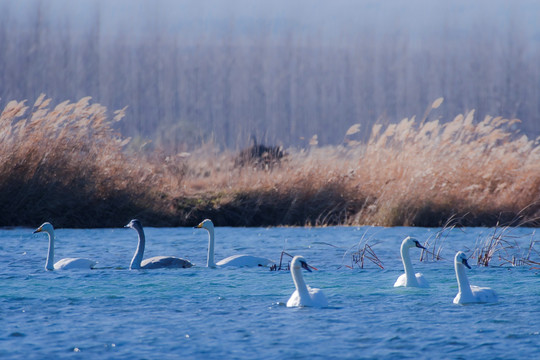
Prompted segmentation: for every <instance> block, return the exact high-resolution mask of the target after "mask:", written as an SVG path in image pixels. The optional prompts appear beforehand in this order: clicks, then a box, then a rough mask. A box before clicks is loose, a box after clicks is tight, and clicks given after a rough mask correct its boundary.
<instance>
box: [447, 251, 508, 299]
mask: <svg viewBox="0 0 540 360" xmlns="http://www.w3.org/2000/svg"><path fill="white" fill-rule="evenodd" d="M465 267H467V268H469V269H470V268H471V267H470V266H469V263H468V262H467V256H465V254H464V253H463V252H462V251H458V253H457V254H456V257H455V258H454V268H455V269H456V278H457V282H458V287H459V291H458V293H457V295H456V297H455V298H454V304H471V303H492V302H497V301H498V300H499V299H498V296H497V293H496V292H495V291H494V290H493V289H491V288H488V287H480V286H475V285H469V279H468V278H467V274H466V273H465Z"/></svg>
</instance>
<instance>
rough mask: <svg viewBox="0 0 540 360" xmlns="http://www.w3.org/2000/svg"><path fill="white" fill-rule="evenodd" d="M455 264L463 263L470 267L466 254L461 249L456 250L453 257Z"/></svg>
mask: <svg viewBox="0 0 540 360" xmlns="http://www.w3.org/2000/svg"><path fill="white" fill-rule="evenodd" d="M454 262H455V264H460V265H465V266H466V267H467V268H469V269H470V268H471V266H470V265H469V263H468V262H467V256H466V255H465V253H464V252H463V251H458V253H457V254H456V257H455V259H454Z"/></svg>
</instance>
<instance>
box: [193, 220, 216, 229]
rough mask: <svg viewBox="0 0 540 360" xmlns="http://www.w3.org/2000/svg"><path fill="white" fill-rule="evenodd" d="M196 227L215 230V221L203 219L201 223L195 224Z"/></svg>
mask: <svg viewBox="0 0 540 360" xmlns="http://www.w3.org/2000/svg"><path fill="white" fill-rule="evenodd" d="M195 228H196V229H206V230H208V231H210V230H214V223H213V222H212V220H210V219H205V220H203V221H202V222H201V223H200V224H199V225H197V226H195Z"/></svg>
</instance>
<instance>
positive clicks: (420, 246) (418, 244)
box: [416, 243, 426, 250]
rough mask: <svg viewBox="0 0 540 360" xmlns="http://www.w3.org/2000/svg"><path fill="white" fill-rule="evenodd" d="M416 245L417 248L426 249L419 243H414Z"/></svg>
mask: <svg viewBox="0 0 540 360" xmlns="http://www.w3.org/2000/svg"><path fill="white" fill-rule="evenodd" d="M416 247H417V248H420V249H424V250H426V248H425V247H423V246H422V244H420V243H416Z"/></svg>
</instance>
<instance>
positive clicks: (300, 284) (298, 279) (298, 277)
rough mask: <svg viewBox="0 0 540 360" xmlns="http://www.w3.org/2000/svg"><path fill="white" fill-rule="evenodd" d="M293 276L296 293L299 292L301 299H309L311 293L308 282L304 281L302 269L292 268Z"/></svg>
mask: <svg viewBox="0 0 540 360" xmlns="http://www.w3.org/2000/svg"><path fill="white" fill-rule="evenodd" d="M291 276H292V278H293V282H294V286H295V287H296V291H298V295H299V296H300V299H303V298H306V297H309V291H308V288H307V285H306V282H305V281H304V275H302V269H298V268H292V269H291Z"/></svg>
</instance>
